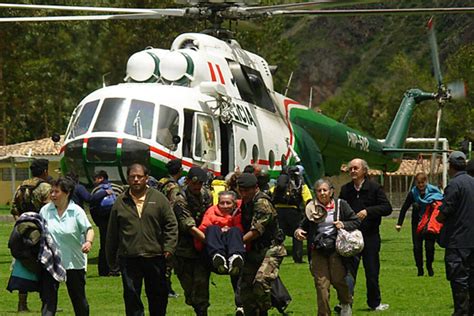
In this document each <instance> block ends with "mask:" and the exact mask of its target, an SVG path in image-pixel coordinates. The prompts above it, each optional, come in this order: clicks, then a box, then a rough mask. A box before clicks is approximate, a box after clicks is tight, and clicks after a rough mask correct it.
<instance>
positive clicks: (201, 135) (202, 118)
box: [191, 112, 221, 171]
mask: <svg viewBox="0 0 474 316" xmlns="http://www.w3.org/2000/svg"><path fill="white" fill-rule="evenodd" d="M192 130H193V133H192V142H191V149H192V152H191V156H192V158H193V160H195V161H199V162H202V163H203V165H205V166H206V167H207V168H209V169H212V170H214V171H220V154H221V149H220V141H219V138H220V132H219V122H218V120H217V119H216V118H214V117H213V116H211V115H207V114H205V113H200V112H195V113H194V116H193V129H192Z"/></svg>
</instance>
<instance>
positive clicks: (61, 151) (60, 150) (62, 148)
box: [59, 145, 66, 155]
mask: <svg viewBox="0 0 474 316" xmlns="http://www.w3.org/2000/svg"><path fill="white" fill-rule="evenodd" d="M65 150H66V145H64V146H63V147H61V148H60V149H59V154H60V155H61V154H62V153H63V152H64V151H65Z"/></svg>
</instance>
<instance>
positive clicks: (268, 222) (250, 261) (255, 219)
mask: <svg viewBox="0 0 474 316" xmlns="http://www.w3.org/2000/svg"><path fill="white" fill-rule="evenodd" d="M242 226H243V227H244V231H245V232H248V231H250V230H256V231H258V232H259V233H260V236H259V237H258V238H256V239H255V240H253V241H252V243H251V246H250V250H249V251H248V252H247V254H246V258H245V264H244V267H243V269H242V280H241V284H240V295H241V298H242V302H243V305H244V310H245V315H249V316H251V315H259V314H260V315H263V314H265V313H266V311H267V310H269V309H270V308H271V306H272V303H271V296H270V290H271V283H272V281H273V280H275V279H276V277H277V276H278V269H279V267H280V264H281V262H282V260H283V257H284V256H285V255H286V250H285V247H284V246H283V244H282V240H283V236H282V234H281V231H280V229H279V227H278V220H277V213H276V210H275V208H274V207H273V205H272V203H271V201H270V197H269V196H268V195H266V194H265V193H263V192H258V193H257V194H256V195H255V197H254V198H253V201H252V202H250V203H247V204H245V205H242Z"/></svg>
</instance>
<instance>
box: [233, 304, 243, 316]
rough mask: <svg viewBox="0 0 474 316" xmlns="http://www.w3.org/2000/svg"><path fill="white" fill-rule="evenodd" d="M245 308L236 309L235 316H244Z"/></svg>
mask: <svg viewBox="0 0 474 316" xmlns="http://www.w3.org/2000/svg"><path fill="white" fill-rule="evenodd" d="M244 315H245V314H244V308H243V307H242V306H239V307H237V308H236V309H235V316H244Z"/></svg>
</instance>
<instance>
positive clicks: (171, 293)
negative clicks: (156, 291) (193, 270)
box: [168, 291, 179, 298]
mask: <svg viewBox="0 0 474 316" xmlns="http://www.w3.org/2000/svg"><path fill="white" fill-rule="evenodd" d="M168 297H169V298H178V297H179V294H178V293H176V292H174V291H173V292H169V293H168Z"/></svg>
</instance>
